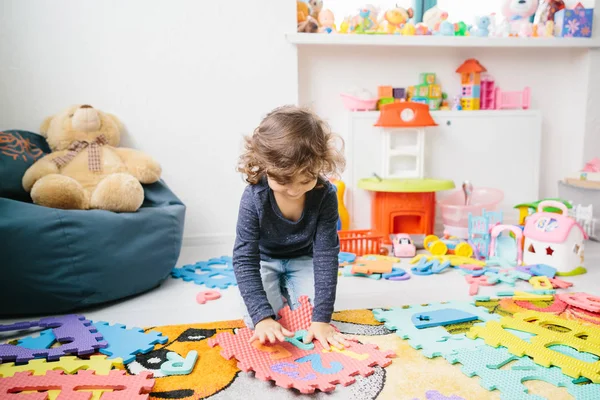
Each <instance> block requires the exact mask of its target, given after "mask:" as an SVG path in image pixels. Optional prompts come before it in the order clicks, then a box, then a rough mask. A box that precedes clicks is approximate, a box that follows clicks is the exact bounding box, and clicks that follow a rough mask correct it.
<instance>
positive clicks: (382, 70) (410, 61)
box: [298, 46, 600, 201]
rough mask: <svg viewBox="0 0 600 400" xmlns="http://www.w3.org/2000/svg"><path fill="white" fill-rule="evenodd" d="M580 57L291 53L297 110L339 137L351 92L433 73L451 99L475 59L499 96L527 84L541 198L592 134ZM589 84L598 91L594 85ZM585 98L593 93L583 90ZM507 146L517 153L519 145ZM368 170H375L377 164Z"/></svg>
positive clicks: (540, 52) (417, 51) (346, 50)
mask: <svg viewBox="0 0 600 400" xmlns="http://www.w3.org/2000/svg"><path fill="white" fill-rule="evenodd" d="M587 52H588V51H587V50H580V49H576V50H571V49H502V48H490V49H462V48H458V49H448V48H409V47H404V48H402V47H398V48H395V47H371V48H368V47H352V46H337V47H333V46H331V47H329V46H303V47H301V48H300V49H299V53H298V57H299V65H300V67H299V72H300V79H299V81H300V89H299V90H300V103H301V104H306V105H312V106H313V107H314V109H315V110H316V111H317V112H319V113H320V114H322V115H323V116H325V118H327V119H328V120H329V122H330V123H331V125H332V127H333V129H334V130H336V131H338V132H339V133H341V134H342V135H345V134H346V132H347V124H348V114H347V112H346V111H345V110H344V108H343V106H342V102H341V100H340V98H339V94H340V93H342V92H344V91H346V90H348V89H349V88H352V87H353V86H357V87H360V88H363V87H364V88H367V89H369V90H370V91H371V92H372V93H375V94H376V93H377V86H379V85H393V86H397V87H406V86H410V85H414V84H416V83H418V77H419V73H420V72H435V73H437V75H438V79H439V82H441V84H442V89H443V90H444V91H445V92H447V93H448V94H449V95H450V98H452V96H453V95H455V94H458V92H459V90H460V77H459V75H458V74H456V73H455V70H456V68H457V67H458V66H459V65H460V64H461V63H462V62H463V61H464V60H465V59H467V58H477V59H478V60H479V61H480V62H481V63H482V64H483V65H484V66H485V67H486V68H487V69H488V71H489V73H490V74H491V75H493V76H494V78H495V79H496V84H497V85H499V86H500V87H501V88H502V89H503V90H522V89H523V87H525V86H527V85H528V86H530V87H531V88H532V108H534V109H539V110H541V111H542V114H543V128H542V129H543V142H542V155H541V164H542V165H541V171H542V176H541V181H540V189H541V194H542V196H554V195H556V194H557V181H558V180H559V179H562V178H563V177H564V176H565V175H566V174H568V173H570V172H573V171H577V170H578V169H579V168H581V167H582V166H583V164H582V163H583V155H584V137H585V138H586V141H587V142H589V143H591V142H592V141H593V140H594V139H593V138H594V137H595V136H594V134H593V133H592V131H590V133H589V134H587V136H586V121H585V118H586V116H587V114H591V113H592V110H591V109H590V110H589V111H588V112H587V113H586V100H587V97H586V95H585V94H586V93H588V83H589V82H590V81H589V80H588V75H592V74H593V73H591V71H589V69H588V64H587V60H588V57H589V56H588V54H587ZM596 74H597V73H596ZM594 84H595V85H597V81H596V82H594ZM598 89H600V88H598ZM598 89H596V90H595V91H596V92H597V91H598ZM591 92H594V90H593V89H590V93H591ZM596 97H597V96H596ZM590 107H592V106H590ZM514 145H515V146H519V143H514ZM597 150H600V149H597ZM482 151H484V149H482ZM487 151H494V150H493V149H491V148H490V149H488V150H487ZM596 154H598V151H596ZM510 157H511V154H506V159H507V162H508V160H509V159H510ZM459 160H468V154H457V161H458V162H460V161H459ZM373 163H374V165H379V160H373ZM448 168H449V169H450V168H452V165H448ZM478 168H479V167H478ZM485 168H488V169H489V170H490V173H499V172H500V169H499V168H501V166H498V165H487V166H485ZM439 178H444V177H443V176H441V177H439ZM464 179H469V177H468V176H465V177H464ZM515 179H518V177H515ZM474 184H475V185H477V184H480V185H481V184H485V183H484V182H483V183H479V182H474ZM523 200H524V201H531V200H529V199H523ZM532 200H534V199H532Z"/></svg>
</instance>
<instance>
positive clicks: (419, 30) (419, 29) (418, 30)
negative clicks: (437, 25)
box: [415, 22, 431, 36]
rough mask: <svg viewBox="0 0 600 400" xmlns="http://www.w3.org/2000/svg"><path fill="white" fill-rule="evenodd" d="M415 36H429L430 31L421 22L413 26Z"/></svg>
mask: <svg viewBox="0 0 600 400" xmlns="http://www.w3.org/2000/svg"><path fill="white" fill-rule="evenodd" d="M415 35H417V36H426V35H431V31H430V30H429V28H427V25H425V24H424V23H422V22H419V23H418V24H417V25H416V26H415Z"/></svg>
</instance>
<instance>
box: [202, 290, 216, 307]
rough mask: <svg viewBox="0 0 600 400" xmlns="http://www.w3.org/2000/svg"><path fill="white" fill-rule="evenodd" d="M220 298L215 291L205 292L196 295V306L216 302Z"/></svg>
mask: <svg viewBox="0 0 600 400" xmlns="http://www.w3.org/2000/svg"><path fill="white" fill-rule="evenodd" d="M220 298H221V292H219V291H217V290H206V291H204V292H200V293H198V294H197V295H196V301H197V302H198V304H206V302H207V301H210V300H217V299H220Z"/></svg>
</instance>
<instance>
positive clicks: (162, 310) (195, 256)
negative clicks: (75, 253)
mask: <svg viewBox="0 0 600 400" xmlns="http://www.w3.org/2000/svg"><path fill="white" fill-rule="evenodd" d="M230 250H231V247H229V246H212V247H211V248H200V247H195V248H184V249H183V250H182V253H181V257H180V260H179V263H178V264H179V265H184V264H190V263H193V262H196V261H200V260H207V259H209V258H212V257H219V256H221V255H227V254H229V253H230ZM585 252H586V265H585V266H586V267H587V269H588V271H589V272H588V273H587V274H585V275H582V276H577V277H566V278H564V279H565V280H567V281H570V282H573V283H574V284H575V285H574V286H573V287H572V288H571V290H570V291H576V292H588V293H592V294H596V295H600V244H599V243H596V242H588V243H586V251H585ZM403 263H407V262H406V261H403ZM404 267H407V268H409V266H408V265H404ZM407 268H405V269H407ZM530 287H531V286H530V285H529V284H527V283H525V282H519V284H518V285H517V287H516V289H519V288H522V289H526V288H530ZM203 290H207V288H206V287H205V286H198V285H196V284H194V283H192V282H184V281H183V280H181V279H172V278H168V279H167V280H166V281H165V282H164V283H163V284H162V285H161V286H160V287H159V288H157V289H155V290H153V291H151V292H148V293H146V294H143V295H141V296H138V297H135V298H131V299H128V300H125V301H122V302H119V303H116V304H112V305H109V306H105V307H100V308H98V309H93V310H83V311H80V312H79V313H80V314H83V315H85V316H86V317H87V318H88V319H91V320H93V321H101V320H102V321H108V322H111V323H116V322H118V323H122V324H125V325H128V326H129V327H132V326H138V327H151V326H157V325H171V324H190V323H197V322H211V321H219V320H229V319H238V318H241V316H242V315H241V310H240V308H239V301H240V300H239V299H240V298H239V291H238V290H237V287H233V288H229V289H225V290H222V291H221V293H222V297H221V298H220V299H219V300H215V301H209V302H208V303H206V304H204V305H200V304H198V303H197V302H196V295H197V293H198V292H200V291H203ZM501 290H513V288H511V287H510V286H508V285H497V286H492V287H482V288H481V289H480V293H479V294H480V295H490V296H494V295H495V293H496V292H497V291H501ZM469 299H471V297H470V296H469V295H468V285H467V283H466V282H465V279H464V277H463V276H462V275H461V274H460V273H458V272H457V271H447V272H445V273H443V274H441V275H432V276H415V275H413V276H412V277H411V279H410V280H408V281H399V282H393V281H385V280H380V281H376V280H372V279H366V278H355V277H340V279H339V285H338V292H337V301H336V310H347V309H357V308H377V307H390V306H400V305H405V304H422V303H431V302H438V301H444V300H469ZM27 319H28V320H31V319H33V318H27ZM15 321H17V320H0V324H5V323H11V322H15Z"/></svg>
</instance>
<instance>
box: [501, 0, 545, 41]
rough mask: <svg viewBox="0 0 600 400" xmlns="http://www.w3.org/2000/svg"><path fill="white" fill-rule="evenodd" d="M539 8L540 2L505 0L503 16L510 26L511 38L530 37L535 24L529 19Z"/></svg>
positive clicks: (535, 0)
mask: <svg viewBox="0 0 600 400" xmlns="http://www.w3.org/2000/svg"><path fill="white" fill-rule="evenodd" d="M537 8H538V0H503V2H502V14H504V16H505V17H506V20H507V21H508V23H509V25H510V35H511V36H521V37H529V36H531V35H532V33H533V28H532V26H533V24H532V23H531V22H529V19H530V18H531V16H532V15H533V14H535V12H536V10H537Z"/></svg>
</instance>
